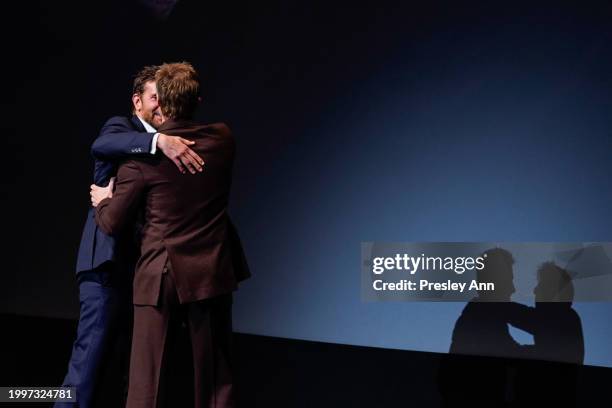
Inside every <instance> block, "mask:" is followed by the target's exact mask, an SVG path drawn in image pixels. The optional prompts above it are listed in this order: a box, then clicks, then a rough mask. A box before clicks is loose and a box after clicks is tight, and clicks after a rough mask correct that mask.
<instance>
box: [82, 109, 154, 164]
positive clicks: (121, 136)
mask: <svg viewBox="0 0 612 408" xmlns="http://www.w3.org/2000/svg"><path fill="white" fill-rule="evenodd" d="M154 135H155V133H147V132H138V131H135V130H134V127H133V126H132V124H131V122H130V120H129V119H128V118H125V117H113V118H110V119H109V120H108V121H107V122H106V123H105V124H104V126H102V130H100V135H98V137H97V138H96V140H95V141H94V142H93V144H92V145H91V154H92V155H93V156H94V157H95V158H96V159H100V160H118V159H125V158H128V157H129V156H131V155H134V154H143V153H149V152H150V151H151V143H152V141H153V136H154Z"/></svg>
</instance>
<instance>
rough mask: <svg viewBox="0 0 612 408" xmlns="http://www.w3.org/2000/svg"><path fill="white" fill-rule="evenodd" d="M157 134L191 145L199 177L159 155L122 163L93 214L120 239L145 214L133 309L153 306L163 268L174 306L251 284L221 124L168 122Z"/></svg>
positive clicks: (228, 140)
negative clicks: (172, 286) (231, 207)
mask: <svg viewBox="0 0 612 408" xmlns="http://www.w3.org/2000/svg"><path fill="white" fill-rule="evenodd" d="M159 131H160V132H163V133H166V134H171V135H175V136H181V137H184V138H186V139H190V140H193V141H195V142H196V143H195V145H193V146H191V148H192V149H193V150H194V151H195V152H196V153H198V154H199V155H200V157H202V158H203V159H204V161H205V166H204V171H202V172H201V173H196V174H190V173H186V174H181V173H180V172H179V171H178V170H177V168H176V166H175V164H174V163H173V162H172V161H170V160H169V159H168V158H166V157H165V156H163V155H156V156H151V157H147V158H139V159H137V160H129V161H127V162H124V163H123V164H122V165H121V166H120V167H119V171H118V173H117V182H116V184H115V192H114V193H113V197H112V198H111V199H105V200H102V201H101V202H100V203H99V204H98V206H97V207H96V222H97V223H98V225H99V226H100V228H101V229H102V230H103V231H104V232H106V233H108V234H110V235H114V234H118V233H120V232H121V229H122V228H123V227H124V226H125V225H126V223H127V222H128V221H130V219H131V218H133V217H134V215H135V213H136V210H137V209H138V208H139V207H142V206H144V208H145V224H144V227H143V229H142V244H141V256H140V259H139V261H138V264H137V265H136V272H135V275H134V304H137V305H157V303H158V298H159V291H160V284H161V276H162V273H163V271H164V266H165V264H166V260H169V261H170V264H171V265H172V273H173V277H174V279H175V282H176V288H177V292H178V297H179V301H180V302H181V303H185V302H195V301H198V300H202V299H206V298H210V297H213V296H217V295H221V294H225V293H229V292H231V291H233V290H235V289H236V286H237V282H238V281H240V280H243V279H246V278H247V277H248V276H250V273H249V270H248V266H247V264H246V258H245V256H244V253H243V250H242V246H241V244H240V240H239V238H238V234H237V232H236V230H235V228H234V226H233V225H232V224H231V222H230V220H229V217H228V215H227V207H228V199H229V193H230V186H231V180H232V165H233V161H234V153H235V143H234V139H233V137H232V135H231V132H230V130H229V128H228V127H227V126H226V125H224V124H219V123H218V124H212V125H201V124H197V123H195V122H191V121H173V120H168V121H166V122H165V123H164V124H163V125H162V126H161V127H160V128H159Z"/></svg>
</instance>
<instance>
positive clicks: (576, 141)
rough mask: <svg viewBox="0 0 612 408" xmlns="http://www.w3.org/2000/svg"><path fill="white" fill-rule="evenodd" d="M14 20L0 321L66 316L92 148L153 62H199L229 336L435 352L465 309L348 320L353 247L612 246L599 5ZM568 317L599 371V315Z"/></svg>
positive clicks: (35, 6)
mask: <svg viewBox="0 0 612 408" xmlns="http://www.w3.org/2000/svg"><path fill="white" fill-rule="evenodd" d="M425 3H426V4H425ZM15 7H19V9H18V10H10V12H7V14H6V17H5V18H7V19H11V20H12V21H13V22H15V23H16V25H17V27H16V28H13V27H11V28H9V27H8V25H6V26H4V27H3V28H2V30H3V32H2V34H3V36H4V38H6V39H8V40H10V41H5V43H4V44H3V47H4V49H3V54H4V55H3V57H4V58H3V60H4V65H5V68H7V71H8V72H7V73H5V74H4V78H3V79H4V82H5V83H6V84H8V85H9V90H11V92H10V93H8V98H9V100H8V101H5V102H3V112H4V113H5V117H4V120H3V121H2V122H3V126H2V129H3V135H4V138H3V141H4V144H3V149H2V151H3V153H4V159H5V160H4V164H5V166H6V168H5V170H4V174H5V177H3V189H2V191H3V192H2V206H3V214H4V215H5V216H4V220H3V233H4V237H5V244H4V245H3V251H5V253H4V256H3V258H2V259H3V262H4V267H3V268H2V273H1V274H0V312H5V313H6V312H9V313H20V314H31V315H45V316H61V317H76V316H77V315H78V304H77V290H76V284H75V279H74V273H73V271H74V263H75V256H76V250H77V247H78V242H79V238H80V233H81V228H82V223H83V221H84V217H85V214H86V212H87V206H88V205H89V197H88V186H89V184H90V183H91V168H92V160H91V158H90V156H89V153H88V149H89V145H90V143H91V142H92V140H93V139H94V138H95V136H96V135H97V132H98V130H99V128H100V126H101V125H102V124H103V122H104V121H105V120H106V119H107V118H108V117H109V116H112V115H117V114H126V113H128V112H129V98H130V89H131V76H132V75H133V73H135V72H136V71H137V70H138V69H139V68H140V67H142V66H143V65H147V64H156V63H160V62H164V61H166V62H169V61H177V60H188V61H191V62H192V63H194V65H195V66H196V67H197V68H198V69H199V71H200V72H201V74H202V77H203V79H204V95H205V103H204V105H203V107H202V110H201V112H200V114H199V115H200V118H201V119H203V120H207V121H213V120H214V121H225V122H227V123H228V124H229V125H230V126H231V127H232V129H233V130H234V132H235V135H236V137H237V139H238V143H239V156H238V160H237V163H236V171H235V183H234V188H233V193H232V194H233V195H232V200H233V202H232V208H231V210H232V214H233V217H234V219H235V221H236V224H237V225H238V228H239V229H240V232H241V236H242V239H243V241H244V244H245V246H246V249H247V252H248V256H249V260H250V263H251V266H252V269H253V273H254V277H253V279H252V280H250V281H249V282H247V283H245V284H244V285H243V287H242V289H241V290H240V292H239V293H238V295H237V296H236V307H235V326H236V330H237V331H241V332H246V333H255V334H264V335H272V336H279V337H289V338H299V339H311V340H318V341H329V342H338V343H348V344H360V345H371V346H377V347H388V348H400V349H411V350H426V351H438V352H445V351H447V350H448V345H449V342H450V335H451V331H452V327H453V323H454V321H455V319H456V318H457V316H458V315H459V313H460V311H461V309H462V307H463V305H462V304H431V303H362V302H361V300H360V288H359V282H360V280H359V271H360V269H359V268H360V265H359V255H360V245H359V244H360V242H361V241H373V240H380V241H610V240H612V236H611V231H612V217H610V216H609V211H610V209H611V208H612V189H611V188H610V181H609V180H610V175H612V161H611V160H610V154H611V152H612V137H611V136H610V133H611V132H612V119H611V118H612V116H611V115H610V112H612V93H611V91H612V42H611V39H612V30H611V28H610V27H612V25H611V23H612V8H610V6H608V5H607V4H606V2H581V3H580V4H578V3H576V2H559V1H555V2H552V1H551V2H528V3H516V2H512V3H510V2H505V3H503V4H500V3H498V2H485V1H479V2H452V1H437V2H404V3H402V4H401V5H399V4H394V3H392V2H385V1H382V2H381V1H378V2H372V3H370V4H360V5H357V4H350V5H349V4H347V5H343V4H340V3H336V4H330V3H329V2H308V3H306V2H303V3H301V4H289V3H287V2H280V1H279V2H266V4H265V5H261V4H248V3H247V4H244V3H242V2H237V1H225V2H222V4H218V2H196V1H180V2H179V3H178V5H177V6H176V7H175V9H174V10H173V12H172V14H171V15H170V16H169V18H167V19H165V20H164V19H157V18H155V17H154V16H153V15H152V14H151V13H150V12H149V9H148V8H147V7H145V6H144V5H143V4H141V3H136V2H119V1H108V2H103V3H102V2H94V3H82V2H80V3H77V2H75V3H73V4H70V3H64V2H60V3H57V2H55V3H52V2H34V3H31V2H30V3H27V2H26V3H21V4H20V5H19V6H15ZM4 89H6V87H4ZM576 310H577V311H578V312H579V314H580V316H581V318H582V322H583V326H584V331H585V341H586V363H588V364H595V365H605V366H612V352H611V351H610V348H609V344H610V342H611V341H612V319H610V316H611V315H612V305H610V304H609V303H599V304H596V303H590V304H578V305H576ZM517 336H519V337H520V336H521V334H517Z"/></svg>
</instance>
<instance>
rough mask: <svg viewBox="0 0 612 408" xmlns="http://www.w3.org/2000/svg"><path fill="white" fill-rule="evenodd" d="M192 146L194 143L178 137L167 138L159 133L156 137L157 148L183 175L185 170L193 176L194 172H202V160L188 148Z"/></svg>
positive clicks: (167, 136)
mask: <svg viewBox="0 0 612 408" xmlns="http://www.w3.org/2000/svg"><path fill="white" fill-rule="evenodd" d="M194 144H195V142H194V141H191V140H187V139H183V138H182V137H179V136H169V135H165V134H163V133H160V134H159V136H158V137H157V147H158V148H159V149H160V150H161V151H162V152H163V153H164V154H165V155H166V157H168V158H169V159H170V160H172V161H173V162H174V164H176V167H178V169H179V171H180V172H181V173H185V168H187V169H188V170H189V171H190V172H191V174H195V173H196V171H202V167H203V166H204V160H202V158H201V157H200V156H199V155H198V154H197V153H196V152H194V151H193V150H191V149H190V148H189V147H188V146H192V145H194Z"/></svg>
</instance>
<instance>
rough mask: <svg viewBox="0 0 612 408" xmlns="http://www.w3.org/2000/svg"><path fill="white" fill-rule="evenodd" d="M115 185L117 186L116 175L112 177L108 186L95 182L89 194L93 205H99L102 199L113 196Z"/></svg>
mask: <svg viewBox="0 0 612 408" xmlns="http://www.w3.org/2000/svg"><path fill="white" fill-rule="evenodd" d="M114 187H115V178H114V177H111V179H110V181H109V183H108V186H106V187H100V186H96V185H95V184H92V185H91V186H89V188H90V190H89V195H90V196H91V205H93V206H94V207H97V206H98V204H100V201H102V200H104V199H105V198H112V197H113V188H114Z"/></svg>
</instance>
